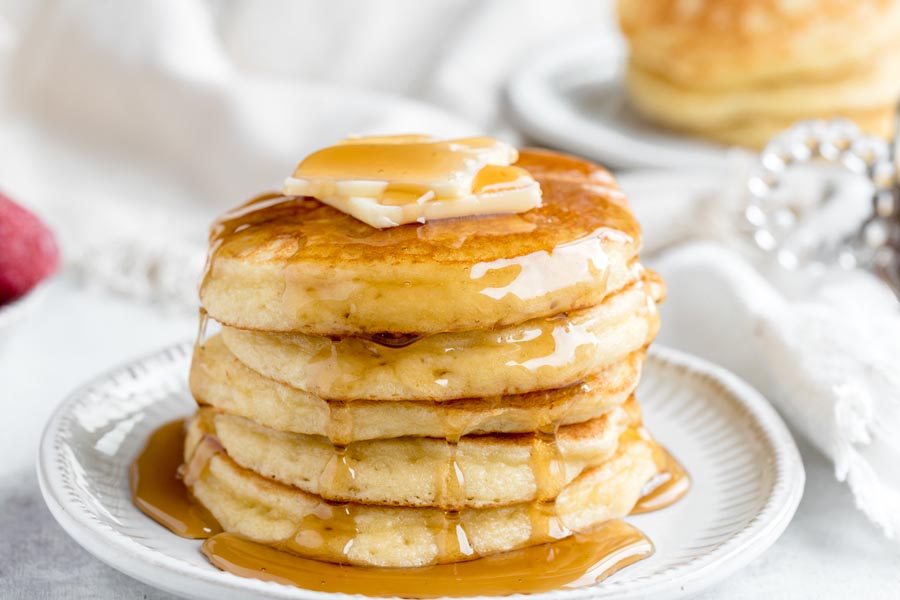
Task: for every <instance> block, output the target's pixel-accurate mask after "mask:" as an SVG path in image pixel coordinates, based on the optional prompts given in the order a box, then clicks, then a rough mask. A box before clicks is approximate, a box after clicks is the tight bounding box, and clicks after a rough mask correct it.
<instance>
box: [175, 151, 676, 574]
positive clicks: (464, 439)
mask: <svg viewBox="0 0 900 600" xmlns="http://www.w3.org/2000/svg"><path fill="white" fill-rule="evenodd" d="M386 143H389V142H386ZM461 143H463V144H471V145H474V146H477V145H479V144H487V143H494V142H484V141H481V139H480V138H479V139H478V140H476V141H473V142H469V141H464V142H461ZM512 155H513V160H514V161H516V162H515V163H514V166H505V167H499V169H513V170H511V171H502V173H501V171H498V177H499V176H500V175H499V174H502V175H503V176H504V177H505V176H509V175H512V176H513V177H514V178H515V180H516V181H517V182H519V181H522V180H523V178H524V180H529V181H532V182H533V181H537V182H538V183H539V184H540V189H541V191H542V195H543V202H542V205H541V206H539V207H537V208H533V209H531V210H527V211H526V212H520V213H519V214H494V215H483V216H476V217H468V218H456V219H446V220H439V221H429V222H427V223H424V224H415V223H414V224H411V225H404V226H399V227H391V228H387V229H376V228H374V227H371V226H369V225H367V224H365V223H363V222H361V221H359V220H357V219H355V218H353V217H351V216H349V215H348V214H346V213H344V212H341V211H339V210H336V209H335V208H332V207H331V206H328V205H326V204H325V203H323V202H320V201H318V200H316V199H313V198H309V197H285V196H280V195H277V194H270V195H265V196H261V197H259V198H257V199H255V200H253V201H251V202H249V203H248V204H246V205H244V206H242V207H239V208H238V209H236V210H234V211H232V212H231V213H229V214H227V215H225V216H224V217H223V218H222V219H221V220H220V221H218V222H217V223H216V224H215V225H214V227H213V230H212V235H211V248H210V257H209V264H208V268H207V273H206V275H205V279H204V282H203V284H202V287H201V302H202V306H203V309H204V310H205V311H206V312H207V313H208V315H209V317H210V318H212V319H215V320H216V321H218V322H219V323H221V324H222V331H221V333H220V334H218V335H216V336H213V337H211V338H209V339H203V338H202V336H201V340H200V341H199V342H198V345H197V347H196V349H195V355H194V360H193V366H192V370H191V389H192V392H193V394H194V396H195V398H196V399H197V401H198V403H199V404H200V405H201V408H200V409H199V410H198V412H197V413H196V415H195V416H194V418H193V419H192V420H191V421H190V422H189V426H188V433H187V441H186V443H185V455H184V460H185V466H184V481H185V483H186V484H187V486H188V488H189V490H190V491H191V493H192V495H193V497H194V498H195V499H196V500H197V501H199V502H200V503H201V504H202V505H203V506H204V507H205V508H206V509H207V510H208V511H209V512H210V513H211V514H212V515H213V516H214V517H215V519H216V520H217V521H218V523H219V524H220V525H221V527H222V529H224V531H225V532H228V533H229V534H234V535H238V536H240V538H242V539H246V540H252V541H254V542H258V543H262V544H266V545H268V546H274V547H275V548H278V549H279V550H285V551H288V552H290V553H292V554H294V555H299V556H303V557H307V558H313V559H318V560H324V561H328V562H334V563H343V564H352V565H362V566H382V567H417V566H423V565H430V564H438V563H453V562H458V561H465V560H470V559H474V558H478V557H482V556H488V555H493V554H497V553H501V552H506V551H510V550H516V549H521V548H527V547H533V546H536V545H539V544H542V543H545V542H552V541H554V540H560V539H564V538H568V537H570V536H572V535H573V534H574V533H576V532H590V531H596V529H597V527H598V526H600V525H602V524H605V523H609V522H611V520H612V519H617V518H619V517H623V516H625V515H627V514H629V513H630V512H632V511H633V510H634V509H635V507H636V506H637V505H638V504H639V502H640V501H641V499H642V498H645V499H646V498H648V494H650V497H652V496H653V494H654V493H655V494H656V495H657V496H658V493H659V492H660V490H662V489H663V487H664V486H665V485H667V484H666V482H668V484H673V483H677V484H678V485H681V486H682V487H681V488H680V491H676V493H673V494H671V495H670V497H669V499H668V500H665V501H662V502H660V501H659V498H657V500H656V504H657V507H658V506H662V505H665V504H666V503H667V502H670V501H674V499H677V497H678V496H679V495H680V493H683V491H684V490H685V489H686V485H687V479H686V478H685V477H683V473H682V472H681V471H680V468H679V467H678V466H677V463H675V462H674V461H673V460H672V459H671V457H669V455H668V454H667V453H666V452H665V451H664V450H663V449H662V448H661V447H659V446H658V445H657V444H656V443H655V442H654V441H653V439H652V438H651V437H650V435H649V434H648V433H647V432H646V430H644V428H643V427H642V424H641V416H640V411H639V408H638V406H637V402H636V400H635V399H634V396H633V392H634V390H635V388H636V386H637V384H638V380H639V378H640V372H641V367H642V365H643V361H644V353H645V350H646V347H647V345H648V344H649V343H650V342H651V341H652V340H653V338H654V337H655V336H656V333H657V330H658V315H657V308H656V305H657V302H659V301H661V300H662V298H663V296H664V286H663V284H662V282H661V281H660V280H659V279H658V278H657V277H656V276H655V274H653V273H652V272H649V271H646V270H645V269H644V268H643V267H642V266H641V264H640V263H639V262H638V255H637V253H638V250H639V247H640V230H639V227H638V225H637V223H636V221H635V220H634V218H633V216H632V215H631V213H630V211H629V208H628V204H627V201H626V199H625V197H624V196H623V194H622V193H621V192H620V191H619V189H618V187H617V186H616V184H615V181H614V180H613V178H612V177H611V176H610V174H609V173H608V172H607V171H606V170H604V169H602V168H601V167H598V166H596V165H593V164H591V163H588V162H586V161H582V160H579V159H575V158H571V157H567V156H563V155H560V154H555V153H551V152H543V151H522V152H521V153H519V154H518V156H517V160H516V153H515V151H514V150H512ZM532 177H533V180H531V178H532ZM204 319H205V317H204ZM650 504H652V502H651V503H650ZM650 504H648V505H647V506H646V507H645V508H646V509H650V508H651V506H650ZM610 531H612V530H610ZM615 531H616V532H617V533H615V534H613V533H609V534H608V535H609V536H614V535H615V536H618V539H617V542H621V544H620V545H621V546H623V547H624V546H628V545H634V544H638V545H637V546H634V548H635V549H634V551H633V552H632V553H631V554H629V553H628V552H625V553H624V554H622V556H627V557H628V559H627V560H624V561H623V563H622V564H626V563H627V562H630V561H633V560H636V559H637V558H640V557H643V556H645V555H646V554H647V553H648V552H649V549H650V548H652V547H651V546H649V544H647V543H646V540H645V539H644V538H643V536H642V535H641V534H640V532H639V531H637V530H636V529H634V528H632V527H630V526H628V525H625V524H624V523H622V524H619V525H617V526H616V528H615ZM214 539H215V538H214ZM641 543H643V545H642V546H641V545H640V544H641ZM639 546H640V547H639ZM620 549H621V548H620ZM207 550H208V547H207ZM590 558H591V560H592V561H596V560H597V559H598V558H602V557H598V556H591V557H590ZM617 560H618V559H617ZM214 562H215V560H214ZM215 564H217V565H218V564H219V563H215ZM220 566H221V565H220Z"/></svg>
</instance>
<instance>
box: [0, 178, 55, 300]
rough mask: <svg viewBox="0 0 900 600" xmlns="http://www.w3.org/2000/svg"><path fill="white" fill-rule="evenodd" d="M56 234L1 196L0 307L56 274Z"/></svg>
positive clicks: (0, 194) (29, 213)
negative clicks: (54, 235)
mask: <svg viewBox="0 0 900 600" xmlns="http://www.w3.org/2000/svg"><path fill="white" fill-rule="evenodd" d="M58 265H59V249H58V247H57V245H56V239H55V238H54V237H53V232H52V231H50V229H49V228H48V227H47V226H46V225H45V224H44V223H43V222H42V221H41V220H40V219H38V218H37V216H35V215H34V214H33V213H31V212H30V211H28V210H26V209H24V208H23V207H21V206H19V205H18V204H16V203H15V202H13V201H12V200H10V199H9V198H7V197H6V196H5V195H3V194H2V193H0V304H4V303H6V302H11V301H13V300H15V299H17V298H21V297H22V296H24V295H25V294H27V293H28V292H29V291H30V290H31V289H32V288H33V287H34V286H36V285H37V284H38V283H40V282H41V281H42V280H43V279H45V278H47V277H49V276H50V275H51V274H52V273H53V272H54V271H56V268H57V266H58Z"/></svg>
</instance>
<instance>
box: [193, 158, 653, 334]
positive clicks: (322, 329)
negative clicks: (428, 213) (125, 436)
mask: <svg viewBox="0 0 900 600" xmlns="http://www.w3.org/2000/svg"><path fill="white" fill-rule="evenodd" d="M516 164H517V165H518V166H520V167H523V168H526V169H528V170H529V171H530V172H531V173H532V175H533V176H534V177H535V179H536V180H537V181H538V182H539V183H540V185H541V189H542V191H543V206H542V207H540V208H537V209H533V210H530V211H528V212H526V213H522V214H507V215H492V216H483V217H478V218H463V219H448V220H443V221H434V222H429V223H427V224H424V225H418V224H412V225H403V226H400V227H393V228H390V229H385V230H378V229H374V228H372V227H370V226H368V225H366V224H364V223H362V222H360V221H357V220H356V219H354V218H353V217H350V216H349V215H346V214H344V213H342V212H339V211H337V210H335V209H333V208H331V207H329V206H326V205H323V204H321V203H320V202H318V201H316V200H313V199H310V198H282V197H278V196H277V195H269V196H263V197H260V198H258V199H256V200H255V201H251V203H248V205H245V206H244V207H241V208H239V209H237V210H236V211H232V213H230V214H229V215H226V216H225V217H224V218H223V220H221V221H220V222H219V223H218V224H217V225H216V226H214V228H213V231H212V234H211V252H210V260H209V266H208V273H207V275H206V277H205V280H204V282H203V285H202V287H201V294H200V295H201V303H202V305H203V307H204V308H205V309H206V310H207V311H208V313H209V315H210V316H211V317H213V318H214V319H216V320H217V321H219V322H221V323H224V324H226V325H230V326H232V327H236V328H241V329H254V330H263V331H281V332H301V333H305V334H307V335H318V336H347V335H354V334H381V333H391V334H433V333H439V332H447V331H470V330H474V329H488V328H493V327H501V326H506V325H509V324H514V323H521V322H523V321H526V320H528V319H533V318H536V317H542V316H549V315H553V314H557V313H560V312H566V311H572V310H577V309H583V308H587V307H590V306H594V305H596V304H598V303H600V302H601V301H602V300H603V299H604V298H606V297H607V296H609V295H610V294H612V293H614V292H616V291H618V290H619V289H621V288H623V287H624V286H626V285H628V284H629V283H631V282H633V281H634V279H635V278H636V277H637V275H638V273H637V272H636V271H635V269H633V268H632V263H633V261H634V259H635V256H636V254H637V250H638V247H639V246H640V229H639V228H638V225H637V223H636V222H635V220H634V218H633V216H632V215H631V213H630V211H629V209H628V206H627V203H626V201H625V199H624V196H623V195H622V193H621V192H620V191H619V189H618V187H617V186H616V184H615V181H614V180H613V178H612V177H611V176H610V174H609V173H608V172H607V171H606V170H605V169H603V168H601V167H599V166H597V165H594V164H592V163H589V162H587V161H583V160H580V159H576V158H572V157H568V156H565V155H561V154H557V153H552V152H546V151H537V150H534V151H532V150H526V151H522V152H521V153H520V157H519V161H518V163H516Z"/></svg>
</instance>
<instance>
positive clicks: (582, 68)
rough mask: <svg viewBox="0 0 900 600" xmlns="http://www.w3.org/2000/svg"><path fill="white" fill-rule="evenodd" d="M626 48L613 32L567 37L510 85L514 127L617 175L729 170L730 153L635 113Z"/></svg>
mask: <svg viewBox="0 0 900 600" xmlns="http://www.w3.org/2000/svg"><path fill="white" fill-rule="evenodd" d="M626 56H627V49H626V47H625V43H624V41H623V40H622V38H621V36H620V35H619V34H618V33H616V32H612V31H609V30H596V31H589V32H586V33H583V34H576V35H569V36H567V37H566V38H564V39H560V40H557V41H556V42H554V43H552V44H549V45H547V46H545V47H543V48H541V49H540V50H538V51H537V52H535V53H534V54H533V55H531V56H530V57H529V59H528V60H526V61H524V62H523V65H524V66H523V67H521V68H520V69H519V70H518V71H517V72H516V73H515V74H514V75H513V77H512V78H511V79H510V82H509V84H508V86H507V100H508V103H509V107H510V109H511V116H512V119H513V122H514V123H515V125H516V126H517V127H518V128H519V129H521V130H522V131H523V132H524V133H526V134H527V135H529V136H530V137H532V138H534V139H535V140H536V141H538V142H541V143H543V144H547V145H550V146H553V147H556V148H560V149H563V150H567V151H569V152H572V153H575V154H580V155H582V156H586V157H589V158H592V159H594V160H596V161H598V162H601V163H603V164H605V165H607V166H609V167H614V168H623V169H631V168H640V167H664V168H684V167H717V168H718V167H725V166H726V165H727V159H726V157H727V154H728V151H727V148H725V147H724V146H719V145H716V144H712V143H709V142H704V141H701V140H696V139H692V138H689V137H685V136H682V135H679V134H677V133H673V132H671V131H667V130H665V129H663V128H660V127H658V126H656V125H654V124H652V123H648V122H647V121H645V120H644V119H642V118H641V117H640V116H639V115H637V114H636V113H635V112H634V111H633V110H632V109H631V107H630V106H629V104H628V99H627V98H626V94H625V90H624V86H623V84H622V72H623V67H624V64H625V58H626Z"/></svg>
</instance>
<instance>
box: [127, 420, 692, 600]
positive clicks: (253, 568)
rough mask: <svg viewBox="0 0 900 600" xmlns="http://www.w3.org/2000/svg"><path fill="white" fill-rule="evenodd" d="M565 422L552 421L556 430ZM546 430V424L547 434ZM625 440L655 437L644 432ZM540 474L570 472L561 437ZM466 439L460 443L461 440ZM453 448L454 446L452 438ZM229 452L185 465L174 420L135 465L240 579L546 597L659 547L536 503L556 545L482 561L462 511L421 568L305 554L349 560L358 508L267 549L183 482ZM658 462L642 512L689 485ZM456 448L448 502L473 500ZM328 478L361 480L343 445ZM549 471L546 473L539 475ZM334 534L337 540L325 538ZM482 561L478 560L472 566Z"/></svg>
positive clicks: (426, 593)
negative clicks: (228, 529)
mask: <svg viewBox="0 0 900 600" xmlns="http://www.w3.org/2000/svg"><path fill="white" fill-rule="evenodd" d="M556 426H557V425H555V424H554V425H553V427H556ZM545 431H546V428H545ZM623 435H636V436H640V437H642V438H644V439H648V440H649V439H650V438H649V436H648V434H647V433H646V432H644V431H643V430H642V429H640V428H638V429H634V428H632V429H630V430H629V431H628V432H626V434H623ZM535 440H536V441H535V447H534V448H533V450H534V454H536V455H537V456H536V457H535V458H534V459H533V460H534V463H533V469H535V471H536V474H535V476H536V477H541V478H546V477H549V478H554V479H555V478H558V477H561V475H560V473H561V471H562V469H564V467H563V466H562V464H561V462H558V461H559V458H558V456H557V452H558V450H554V449H553V446H555V445H556V444H555V439H554V438H551V437H550V436H549V435H548V434H546V433H545V434H544V435H542V436H536V437H535ZM457 442H458V440H457ZM448 444H450V445H451V447H452V442H449V441H448ZM218 452H221V446H220V445H219V444H218V442H217V441H216V440H215V438H214V437H213V436H212V435H209V434H207V435H204V437H203V438H202V440H201V443H200V445H199V446H198V449H197V450H196V451H195V452H194V455H193V457H192V459H191V460H190V461H189V462H188V463H187V465H186V466H184V467H182V466H181V465H182V461H183V456H184V422H183V421H181V420H178V421H173V422H171V423H168V424H166V425H163V426H162V427H160V428H159V429H157V430H156V431H155V432H154V433H153V434H152V435H151V436H150V438H149V440H148V442H147V446H146V447H145V448H144V450H143V451H142V452H141V454H140V455H139V456H138V458H137V459H136V460H135V462H134V463H133V464H132V467H131V473H130V474H131V478H130V479H131V490H132V497H133V500H134V503H135V505H137V506H138V507H139V508H140V509H141V511H143V512H144V513H145V514H147V515H148V516H149V517H151V518H152V519H154V520H155V521H157V522H158V523H160V524H161V525H163V526H165V527H166V528H168V529H169V530H170V531H172V532H173V533H175V534H177V535H180V536H182V537H188V538H208V539H207V540H206V541H205V542H204V544H203V547H202V550H203V553H204V554H205V555H206V556H207V557H208V558H209V560H210V562H211V563H212V564H214V565H215V566H217V567H219V568H221V569H223V570H226V571H229V572H231V573H234V574H237V575H241V576H245V577H254V578H257V579H262V580H265V581H276V582H279V583H286V584H291V585H298V586H300V587H304V588H306V589H311V590H319V591H331V592H344V593H361V594H365V595H369V596H404V597H410V598H430V597H437V596H462V595H470V594H471V595H475V594H481V595H491V594H496V595H503V594H511V593H537V592H541V591H547V590H551V589H558V588H562V587H566V586H575V585H589V584H592V583H596V582H599V581H602V579H604V578H605V577H608V576H609V575H611V574H612V573H614V572H616V571H617V570H619V569H621V568H623V567H625V566H627V565H629V564H632V563H634V562H636V561H638V560H641V559H643V558H645V557H647V556H649V555H650V554H651V553H652V552H653V546H652V543H651V542H650V541H649V540H648V539H647V538H646V537H645V536H644V535H643V534H642V533H641V532H640V531H639V530H637V529H636V528H634V527H632V526H631V525H628V524H627V523H624V522H622V521H619V520H612V521H608V522H606V523H603V524H601V525H600V526H598V527H597V528H595V529H593V530H591V531H584V532H574V533H573V532H570V531H569V530H568V529H566V527H565V526H564V525H563V524H562V522H561V520H560V519H559V518H558V517H557V516H556V509H555V507H554V504H553V502H552V501H545V500H540V499H539V500H536V501H535V502H533V503H532V504H531V506H530V509H529V512H530V515H531V520H532V524H533V527H534V528H535V530H534V531H532V539H549V540H556V541H550V542H546V543H542V544H537V545H534V546H531V547H526V548H522V549H520V550H514V551H511V552H507V553H503V554H499V555H493V556H487V557H482V558H478V557H477V555H476V554H475V552H474V550H473V548H472V545H471V543H470V541H469V539H468V534H467V532H466V530H465V526H464V523H463V521H462V519H461V517H460V513H459V512H458V511H453V510H447V511H442V515H443V518H442V523H435V524H434V525H433V527H434V528H435V529H440V530H442V531H443V535H442V536H441V537H440V538H439V539H440V540H441V541H440V542H439V543H440V544H441V545H442V546H443V547H442V549H441V554H442V555H443V556H445V557H449V558H450V559H452V560H456V561H461V562H451V563H445V564H440V565H433V566H428V567H419V568H384V569H381V568H370V567H355V566H348V565H339V564H333V563H328V562H321V561H317V560H313V559H310V558H303V557H301V556H299V554H303V555H307V556H309V555H311V556H315V555H316V554H317V550H318V549H319V548H321V547H323V546H324V545H326V544H328V545H329V546H333V545H335V544H336V545H337V546H338V547H341V548H342V549H343V552H344V554H345V555H346V554H347V553H349V551H350V549H351V548H352V546H353V541H354V537H355V535H356V534H357V533H358V530H357V528H356V521H355V519H356V517H355V514H354V510H355V505H353V504H349V503H348V504H341V503H332V502H327V501H324V500H323V501H321V502H320V503H319V504H318V505H317V506H316V507H315V508H314V509H313V510H311V511H310V512H309V514H307V516H306V517H305V518H304V519H303V520H302V521H301V522H300V523H299V524H298V526H297V529H296V531H295V533H294V534H293V535H291V536H289V537H288V538H286V539H285V540H283V541H281V542H279V543H277V544H274V545H273V546H265V545H262V544H258V543H255V542H252V541H249V540H246V539H243V538H241V537H240V536H237V535H234V534H231V533H220V532H221V528H220V527H219V526H218V524H217V523H216V522H215V519H214V518H213V517H212V516H211V515H209V514H208V513H207V512H206V511H205V510H203V509H202V507H200V506H199V504H197V503H195V502H193V501H192V499H191V498H190V494H189V493H188V490H187V487H186V486H185V483H184V479H187V480H190V479H191V478H195V477H197V476H199V474H200V473H202V470H203V469H204V468H206V464H207V463H208V462H209V460H210V459H211V458H212V456H214V455H215V454H217V453H218ZM654 460H656V461H657V464H658V465H659V466H660V468H666V469H670V471H669V472H667V473H662V474H661V476H660V478H658V479H659V481H656V482H651V485H650V488H651V489H650V490H649V492H648V493H647V494H646V495H645V496H644V498H642V500H641V501H640V502H638V505H637V506H636V508H635V511H634V512H635V513H637V512H648V511H650V510H657V509H660V508H663V507H664V506H668V505H669V504H671V503H672V502H674V501H675V500H677V499H678V498H680V497H681V496H683V495H684V493H685V492H686V491H687V489H688V487H689V485H690V480H689V478H688V476H687V473H686V472H685V471H684V469H683V468H681V466H680V465H678V463H677V461H675V459H674V458H672V457H671V455H669V454H668V453H667V452H666V451H665V450H663V449H662V448H660V447H658V446H657V447H655V449H654ZM454 464H455V457H454V456H453V454H452V452H451V455H450V459H449V460H448V466H447V471H446V472H445V473H443V474H442V476H443V477H445V481H446V485H445V491H444V493H445V494H446V496H445V497H446V498H447V500H446V502H447V503H448V504H449V503H451V501H455V500H458V499H459V498H460V497H461V496H462V495H463V494H464V486H465V482H464V478H462V477H461V472H460V471H458V470H457V469H454ZM327 471H328V474H327V475H326V474H323V477H329V478H338V479H347V478H350V479H352V478H353V473H352V468H351V467H349V465H348V463H347V461H346V460H345V453H344V452H341V451H340V447H338V449H337V451H336V453H335V458H334V460H333V461H332V463H331V464H330V467H329V469H328V470H327ZM538 473H540V474H538ZM325 536H327V537H328V539H325ZM472 559H474V560H472Z"/></svg>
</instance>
